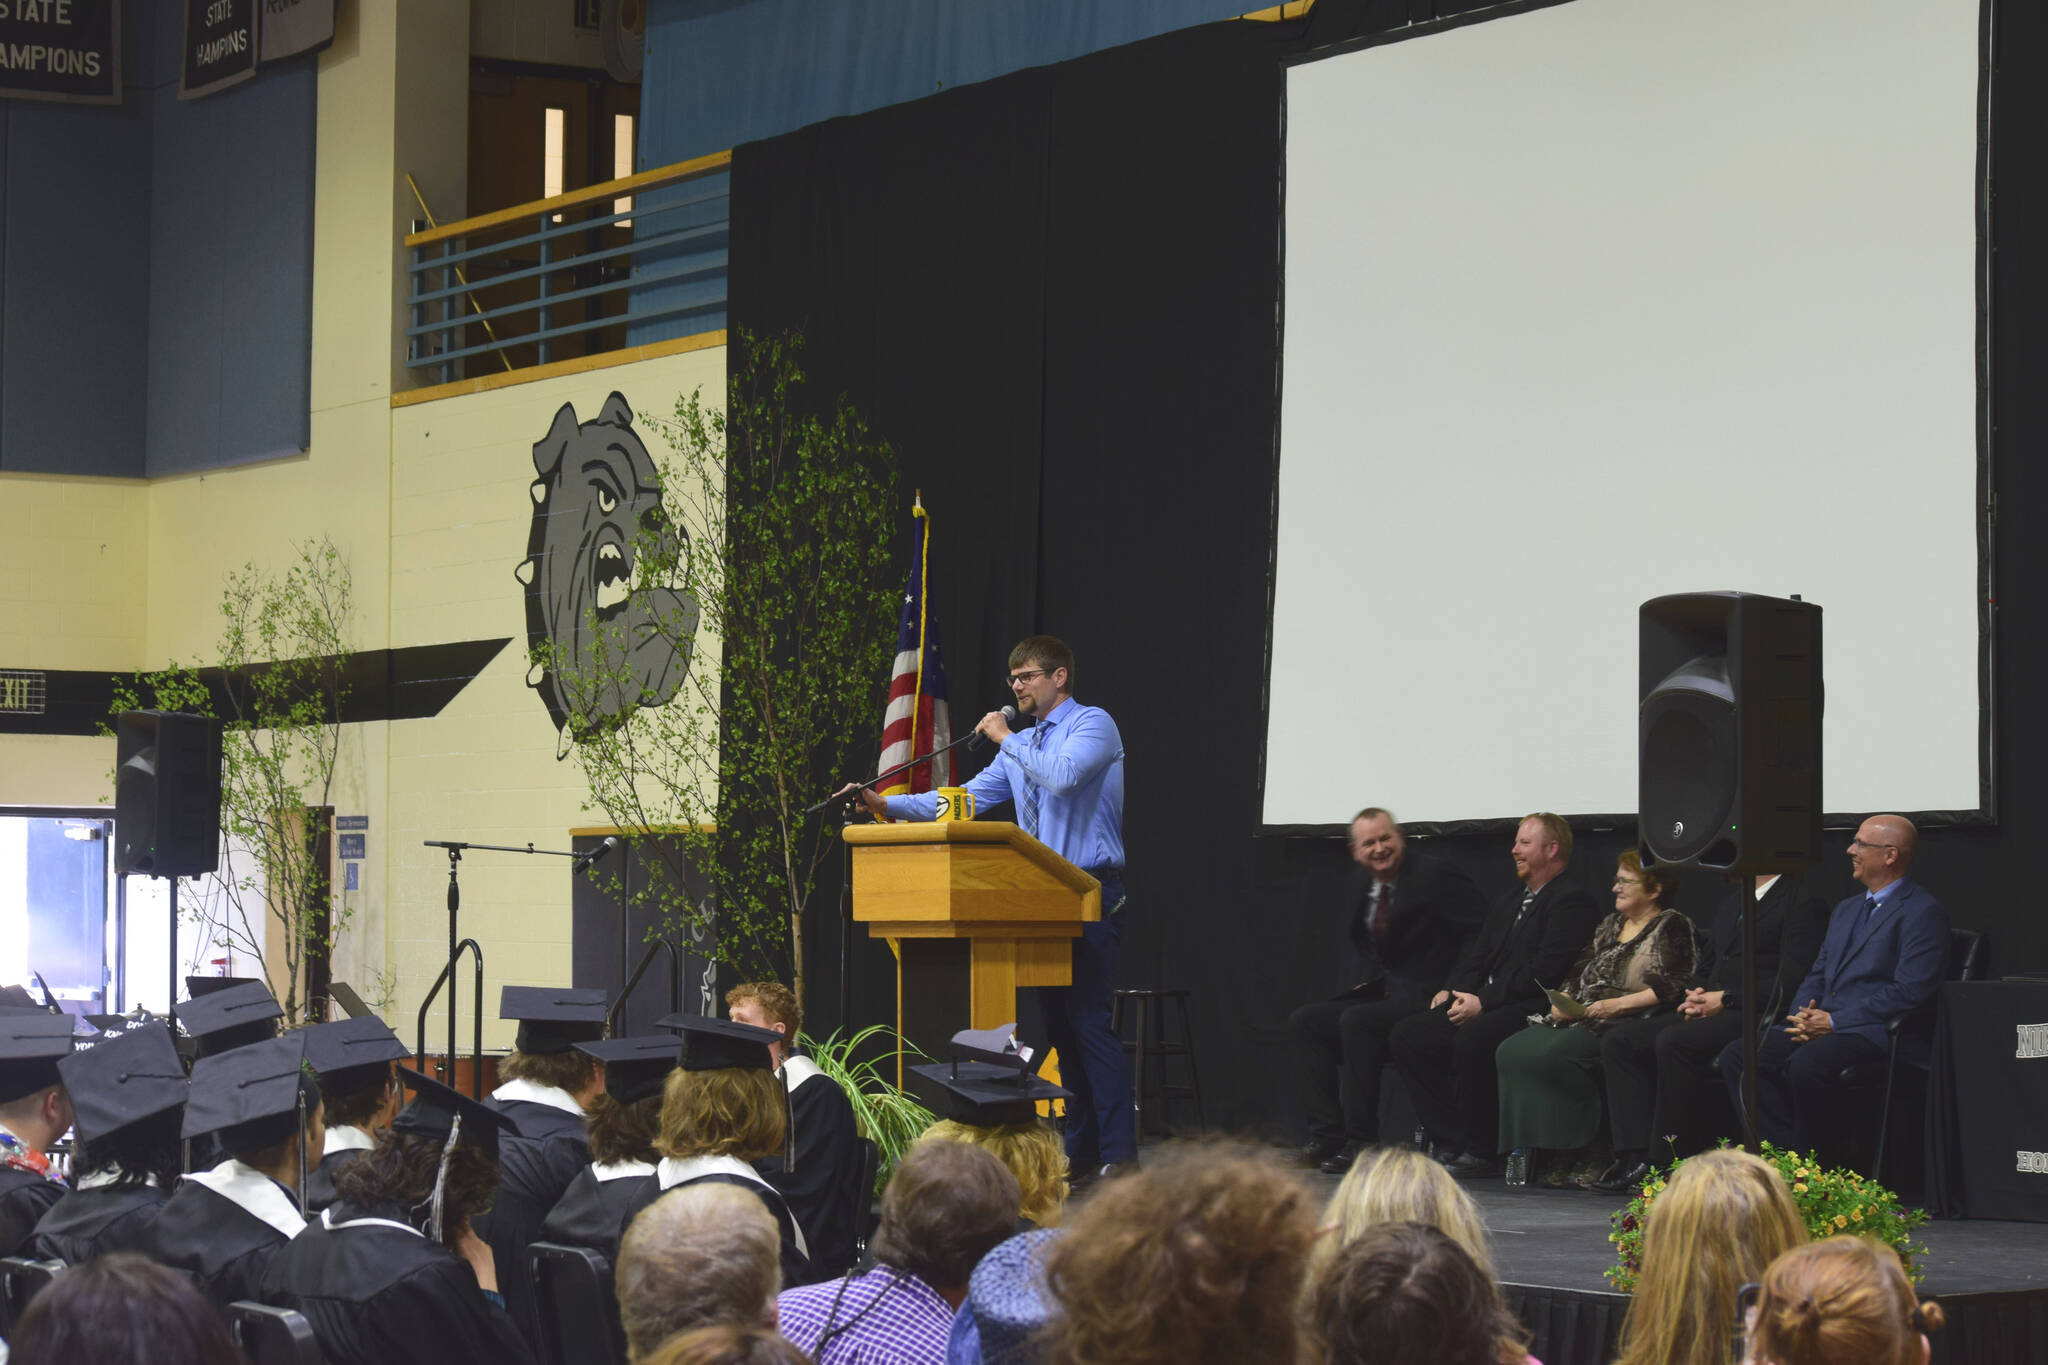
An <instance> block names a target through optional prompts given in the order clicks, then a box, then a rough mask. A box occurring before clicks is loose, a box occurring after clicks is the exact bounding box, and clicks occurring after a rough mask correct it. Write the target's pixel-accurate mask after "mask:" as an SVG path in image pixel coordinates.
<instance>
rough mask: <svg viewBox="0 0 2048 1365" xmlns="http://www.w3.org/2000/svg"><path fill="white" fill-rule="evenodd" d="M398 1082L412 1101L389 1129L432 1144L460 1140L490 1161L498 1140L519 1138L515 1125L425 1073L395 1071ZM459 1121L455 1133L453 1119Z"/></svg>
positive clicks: (493, 1158) (400, 1111) (400, 1112)
mask: <svg viewBox="0 0 2048 1365" xmlns="http://www.w3.org/2000/svg"><path fill="white" fill-rule="evenodd" d="M398 1076H399V1079H400V1080H402V1081H404V1082H405V1084H406V1087H407V1088H408V1089H410V1090H411V1091H412V1098H411V1099H410V1100H408V1101H407V1102H406V1106H405V1108H403V1109H401V1110H399V1111H398V1117H397V1118H395V1119H393V1120H392V1121H391V1127H392V1128H393V1129H394V1130H395V1131H397V1132H400V1133H411V1134H412V1135H413V1136H414V1137H424V1138H432V1139H434V1140H435V1141H436V1142H440V1143H444V1144H445V1143H447V1142H449V1141H451V1140H456V1141H460V1142H463V1143H466V1144H467V1145H469V1146H471V1147H474V1148H476V1149H477V1150H478V1151H480V1152H482V1153H483V1154H484V1155H485V1156H488V1157H490V1158H491V1159H492V1160H493V1161H495V1160H497V1158H498V1138H499V1137H500V1136H501V1135H505V1134H509V1135H511V1136H512V1137H518V1136H519V1125H518V1124H516V1123H514V1122H513V1121H512V1120H511V1119H509V1118H506V1117H505V1116H504V1115H503V1114H501V1113H499V1112H498V1111H497V1110H495V1109H493V1108H491V1107H490V1106H489V1105H487V1104H485V1103H484V1102H483V1101H482V1100H473V1099H471V1098H470V1097H469V1096H467V1095H465V1094H463V1093H462V1092H461V1091H460V1090H457V1089H456V1088H455V1087H454V1086H452V1085H443V1084H441V1082H439V1081H437V1080H435V1079H434V1078H433V1077H432V1076H429V1075H427V1074H426V1073H425V1072H421V1071H414V1070H413V1069H412V1068H411V1067H400V1068H399V1069H398ZM458 1119H459V1120H460V1121H461V1123H460V1130H459V1132H458V1128H457V1120H458Z"/></svg>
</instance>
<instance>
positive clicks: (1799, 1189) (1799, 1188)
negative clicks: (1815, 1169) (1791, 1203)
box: [1792, 1183, 1806, 1194]
mask: <svg viewBox="0 0 2048 1365" xmlns="http://www.w3.org/2000/svg"><path fill="white" fill-rule="evenodd" d="M1792 1193H1794V1194H1805V1193H1806V1186H1805V1185H1804V1184H1803V1183H1802V1184H1798V1185H1794V1186H1793V1187H1792Z"/></svg>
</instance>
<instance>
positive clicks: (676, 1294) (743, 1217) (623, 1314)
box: [616, 1181, 782, 1361]
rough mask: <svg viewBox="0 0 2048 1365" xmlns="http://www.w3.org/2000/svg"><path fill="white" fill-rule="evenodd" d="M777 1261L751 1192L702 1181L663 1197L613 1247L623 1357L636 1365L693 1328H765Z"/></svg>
mask: <svg viewBox="0 0 2048 1365" xmlns="http://www.w3.org/2000/svg"><path fill="white" fill-rule="evenodd" d="M781 1258H782V1232H781V1229H780V1228H779V1227H777V1225H776V1222H775V1215H774V1214H772V1213H770V1212H768V1206H767V1205H766V1204H764V1203H762V1202H761V1200H760V1199H759V1198H758V1197H757V1196H756V1195H755V1194H754V1192H753V1191H752V1190H743V1189H741V1188H739V1187H738V1186H737V1185H720V1184H712V1183H710V1182H708V1181H707V1182H705V1183H703V1184H697V1185H684V1186H682V1187H681V1188H679V1189H674V1190H670V1191H669V1192H668V1193H667V1194H664V1195H663V1196H662V1197H661V1198H659V1199H657V1200H655V1201H654V1202H653V1203H652V1204H649V1205H648V1206H647V1207H646V1208H644V1209H642V1210H641V1211H640V1212H639V1213H638V1214H637V1215H635V1216H634V1219H633V1222H632V1225H631V1226H630V1227H628V1228H627V1229H626V1236H625V1239H624V1240H623V1241H621V1242H620V1244H619V1265H618V1274H617V1279H616V1294H617V1298H618V1301H619V1318H620V1323H621V1325H622V1326H624V1327H625V1329H626V1347H627V1352H626V1353H627V1355H628V1357H629V1358H631V1359H633V1360H636V1361H638V1360H643V1359H645V1358H646V1357H647V1356H649V1355H652V1354H653V1353H654V1351H655V1349H656V1348H657V1347H659V1346H660V1345H661V1343H662V1342H664V1341H666V1340H667V1339H668V1338H670V1337H672V1336H674V1335H675V1334H676V1333H677V1332H683V1331H687V1330H689V1329H690V1328H692V1327H702V1326H705V1325H707V1324H710V1323H714V1322H730V1323H745V1324H749V1325H759V1324H761V1323H763V1322H765V1321H767V1320H768V1319H769V1318H770V1317H771V1316H772V1315H773V1312H774V1308H775V1294H776V1290H777V1289H778V1288H779V1287H780V1286H781V1283H782V1260H781Z"/></svg>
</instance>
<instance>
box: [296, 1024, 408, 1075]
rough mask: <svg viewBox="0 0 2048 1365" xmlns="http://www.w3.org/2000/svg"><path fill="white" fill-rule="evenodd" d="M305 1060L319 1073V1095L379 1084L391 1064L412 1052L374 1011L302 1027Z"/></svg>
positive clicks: (387, 1073)
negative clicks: (304, 1041)
mask: <svg viewBox="0 0 2048 1365" xmlns="http://www.w3.org/2000/svg"><path fill="white" fill-rule="evenodd" d="M304 1036H305V1039H306V1061H307V1063H308V1065H310V1066H311V1067H312V1068H313V1070H314V1071H315V1072H317V1073H319V1076H320V1093H321V1094H323V1095H353V1094H356V1093H357V1092H359V1091H364V1090H373V1089H375V1088H377V1087H379V1086H382V1085H383V1084H384V1082H385V1081H386V1080H388V1079H389V1078H390V1075H391V1064H392V1063H393V1062H396V1061H402V1060H404V1059H405V1058H407V1057H410V1056H412V1051H411V1049H409V1048H407V1047H406V1045H405V1044H404V1043H402V1042H400V1041H399V1040H398V1035H397V1034H395V1033H393V1032H392V1031H391V1029H390V1026H389V1025H387V1024H386V1023H385V1022H384V1021H383V1020H382V1019H379V1018H378V1017H377V1016H376V1015H374V1014H366V1015H362V1016H361V1017H359V1018H355V1019H337V1020H335V1021H334V1022H333V1023H330V1024H315V1025H314V1026H313V1027H311V1028H309V1029H306V1030H304Z"/></svg>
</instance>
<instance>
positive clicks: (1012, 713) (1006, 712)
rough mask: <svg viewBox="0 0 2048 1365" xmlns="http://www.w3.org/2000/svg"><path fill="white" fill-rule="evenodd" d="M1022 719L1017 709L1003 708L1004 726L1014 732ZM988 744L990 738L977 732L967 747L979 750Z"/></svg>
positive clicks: (1011, 707) (1012, 707)
mask: <svg viewBox="0 0 2048 1365" xmlns="http://www.w3.org/2000/svg"><path fill="white" fill-rule="evenodd" d="M1022 719H1023V717H1022V716H1020V715H1018V714H1017V708H1016V707H1014V706H1005V707H1004V708H1003V724H1005V725H1007V726H1009V727H1010V728H1011V729H1012V730H1014V729H1016V728H1017V722H1018V721H1019V720H1022ZM986 743H988V736H987V735H985V734H983V733H982V732H981V731H979V730H976V731H975V732H974V737H973V738H972V739H970V740H968V741H967V747H968V748H969V749H979V748H980V747H981V746H982V745H984V744H986Z"/></svg>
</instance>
